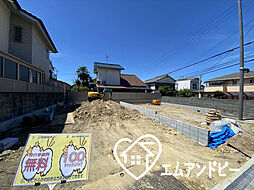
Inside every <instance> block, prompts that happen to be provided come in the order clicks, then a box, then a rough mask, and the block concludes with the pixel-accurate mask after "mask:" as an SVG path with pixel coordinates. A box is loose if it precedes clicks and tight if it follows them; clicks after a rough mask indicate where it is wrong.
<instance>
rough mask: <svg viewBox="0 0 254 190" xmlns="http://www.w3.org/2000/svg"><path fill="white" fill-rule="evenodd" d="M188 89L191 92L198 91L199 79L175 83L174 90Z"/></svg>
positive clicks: (182, 80) (181, 80)
mask: <svg viewBox="0 0 254 190" xmlns="http://www.w3.org/2000/svg"><path fill="white" fill-rule="evenodd" d="M182 89H190V90H191V91H197V90H199V78H193V79H179V80H177V81H176V90H177V91H179V90H182Z"/></svg>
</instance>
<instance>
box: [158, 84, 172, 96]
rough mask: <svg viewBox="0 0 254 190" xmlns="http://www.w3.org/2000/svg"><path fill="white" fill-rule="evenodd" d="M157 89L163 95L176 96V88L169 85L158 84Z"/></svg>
mask: <svg viewBox="0 0 254 190" xmlns="http://www.w3.org/2000/svg"><path fill="white" fill-rule="evenodd" d="M158 90H159V91H160V93H161V94H162V95H163V96H176V90H175V89H173V88H171V87H168V86H165V87H164V86H160V87H159V89H158Z"/></svg>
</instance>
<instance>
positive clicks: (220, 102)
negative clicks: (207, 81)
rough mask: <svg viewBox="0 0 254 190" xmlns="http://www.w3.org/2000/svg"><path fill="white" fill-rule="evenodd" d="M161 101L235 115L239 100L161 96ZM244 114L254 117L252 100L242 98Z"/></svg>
mask: <svg viewBox="0 0 254 190" xmlns="http://www.w3.org/2000/svg"><path fill="white" fill-rule="evenodd" d="M161 100H162V102H167V103H172V104H180V105H188V106H197V107H203V108H211V109H217V110H220V111H221V112H222V113H229V114H233V115H237V113H238V104H239V100H236V99H235V100H232V99H207V98H201V99H199V98H194V97H191V98H184V97H171V96H162V98H161ZM244 116H245V117H254V100H244Z"/></svg>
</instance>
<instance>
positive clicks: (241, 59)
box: [238, 0, 244, 120]
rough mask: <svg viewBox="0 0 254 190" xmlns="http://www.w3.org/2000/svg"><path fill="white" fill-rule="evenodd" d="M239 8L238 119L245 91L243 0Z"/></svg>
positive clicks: (241, 114)
mask: <svg viewBox="0 0 254 190" xmlns="http://www.w3.org/2000/svg"><path fill="white" fill-rule="evenodd" d="M238 9H239V31H240V89H239V90H240V91H239V109H238V119H239V120H243V91H244V49H243V15H242V0H238Z"/></svg>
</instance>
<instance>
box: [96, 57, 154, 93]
mask: <svg viewBox="0 0 254 190" xmlns="http://www.w3.org/2000/svg"><path fill="white" fill-rule="evenodd" d="M122 70H124V68H123V67H122V66H121V65H119V64H107V63H99V62H95V63H94V73H95V74H96V76H97V84H96V87H97V88H98V89H99V91H100V90H103V89H105V88H109V89H112V90H113V91H115V92H116V91H125V92H126V91H128V92H145V91H146V90H148V89H149V88H148V87H147V85H146V84H145V83H144V82H143V81H141V80H140V79H139V78H138V77H137V76H136V75H130V74H121V71H122Z"/></svg>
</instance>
